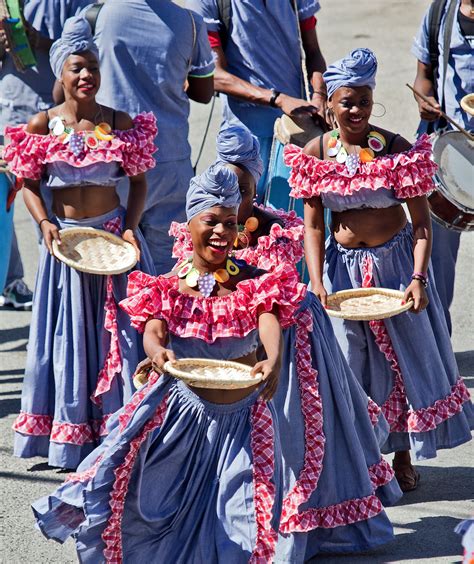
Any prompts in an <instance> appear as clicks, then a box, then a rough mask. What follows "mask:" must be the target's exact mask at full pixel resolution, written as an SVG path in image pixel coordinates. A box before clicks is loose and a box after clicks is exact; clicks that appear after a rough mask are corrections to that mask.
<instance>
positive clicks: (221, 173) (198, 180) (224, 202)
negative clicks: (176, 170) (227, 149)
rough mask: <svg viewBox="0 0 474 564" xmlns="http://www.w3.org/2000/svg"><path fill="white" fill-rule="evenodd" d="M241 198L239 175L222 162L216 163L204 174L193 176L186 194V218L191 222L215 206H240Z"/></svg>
mask: <svg viewBox="0 0 474 564" xmlns="http://www.w3.org/2000/svg"><path fill="white" fill-rule="evenodd" d="M241 200H242V197H241V195H240V190H239V181H238V178H237V175H236V174H235V173H234V172H232V171H231V170H229V169H228V168H226V167H224V166H222V164H220V163H214V164H213V165H211V166H210V167H209V168H208V169H207V170H205V171H204V172H203V173H202V174H200V175H198V176H195V177H194V178H191V182H190V184H189V190H188V192H187V194H186V218H187V220H188V222H189V221H191V219H192V218H193V217H194V216H196V215H198V214H199V213H201V212H203V211H206V210H208V209H209V208H213V207H214V206H222V207H224V208H238V207H239V205H240V202H241Z"/></svg>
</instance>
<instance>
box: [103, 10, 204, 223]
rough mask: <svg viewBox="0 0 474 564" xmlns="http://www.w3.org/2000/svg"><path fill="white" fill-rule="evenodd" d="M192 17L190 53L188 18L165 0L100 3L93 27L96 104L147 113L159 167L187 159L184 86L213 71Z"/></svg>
mask: <svg viewBox="0 0 474 564" xmlns="http://www.w3.org/2000/svg"><path fill="white" fill-rule="evenodd" d="M193 17H194V22H195V25H196V44H195V46H194V47H193V31H192V30H193V26H192V20H191V16H190V14H189V13H188V12H186V11H185V10H183V9H182V8H180V7H179V6H177V5H176V4H175V3H173V2H170V1H169V0H114V1H113V2H106V3H104V5H103V7H102V9H101V11H100V13H99V16H98V18H97V22H96V33H95V41H96V43H97V46H98V47H99V53H100V71H101V87H100V90H99V93H98V95H97V100H98V101H99V102H100V103H101V104H105V105H107V106H110V107H112V108H117V109H120V110H123V111H126V112H128V113H129V114H130V115H131V116H136V115H137V114H139V113H141V112H153V113H154V114H155V116H156V119H157V123H158V136H157V138H156V145H157V147H158V153H157V155H156V156H157V159H158V162H160V163H164V162H167V161H178V160H182V159H188V158H189V157H190V155H191V148H190V146H189V143H188V132H189V127H188V117H189V98H188V96H187V95H186V93H185V91H184V83H185V81H186V77H187V76H188V74H189V75H192V76H198V77H199V76H206V75H209V74H211V73H212V72H213V70H214V62H213V57H212V53H211V48H210V46H209V41H208V39H207V33H206V28H205V25H204V23H203V21H202V19H201V18H200V17H199V16H197V15H196V14H194V16H193ZM153 189H154V186H153V185H152V183H150V185H149V190H153ZM150 196H151V197H153V194H150ZM183 204H184V201H183ZM147 207H151V206H150V205H147ZM166 219H168V220H170V221H171V219H174V218H166Z"/></svg>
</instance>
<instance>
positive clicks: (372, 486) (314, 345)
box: [175, 127, 401, 562]
mask: <svg viewBox="0 0 474 564" xmlns="http://www.w3.org/2000/svg"><path fill="white" fill-rule="evenodd" d="M217 147H218V155H219V160H220V161H221V162H222V163H223V164H224V163H227V164H225V166H226V167H227V168H232V169H233V170H234V169H237V170H238V171H239V187H240V191H241V194H242V203H241V205H240V207H239V215H238V218H239V223H241V222H245V221H246V220H247V219H248V218H249V217H255V216H254V215H252V210H253V209H256V210H258V212H260V211H262V209H261V208H260V207H256V208H252V199H253V197H254V192H253V190H252V188H253V189H254V187H255V183H256V181H257V178H256V177H257V176H258V171H259V170H260V167H259V157H258V152H256V151H255V142H254V138H253V137H252V136H251V135H250V134H249V132H248V130H246V129H243V128H237V127H231V128H229V129H228V130H224V131H221V133H220V135H219V138H218V142H217ZM250 171H252V173H253V175H251V173H250ZM258 212H257V213H258ZM263 214H265V215H263V216H260V215H259V216H258V217H271V218H275V219H277V218H278V216H275V215H272V214H267V212H266V210H263ZM283 218H284V221H285V222H286V227H287V228H286V229H285V228H282V227H281V225H280V224H279V223H272V222H271V221H268V222H266V226H267V227H266V228H264V229H261V230H260V232H259V237H258V238H254V237H252V236H251V235H252V234H251V233H250V235H249V236H248V241H245V244H246V245H248V246H247V247H246V248H245V249H242V250H238V251H236V253H235V254H236V256H237V257H238V258H239V259H241V258H242V256H245V257H246V258H248V259H249V262H252V264H257V265H258V266H263V265H265V266H266V267H267V268H270V269H273V268H275V267H276V266H277V265H284V267H285V269H286V270H295V265H296V264H297V262H298V261H299V260H300V258H301V256H302V247H301V239H302V237H303V231H302V227H301V225H299V224H298V223H299V221H300V220H299V219H298V218H294V216H288V215H287V214H284V215H283ZM295 219H296V222H297V225H296V226H294V227H293V226H288V224H289V223H290V222H292V221H294V220H295ZM280 221H281V217H280ZM262 223H263V222H262ZM264 225H265V224H264ZM290 225H291V223H290ZM186 233H189V230H188V231H185V230H184V229H181V230H180V231H179V234H180V236H181V237H180V243H181V242H183V241H184V243H185V244H184V245H181V246H180V247H179V248H183V247H187V248H189V249H192V242H191V244H190V243H189V240H188V239H187V238H186V236H185V234H186ZM241 233H242V232H241ZM241 233H239V234H241ZM175 250H177V245H175ZM272 403H273V404H274V405H275V409H276V413H277V416H278V417H277V422H278V430H279V434H280V436H281V451H282V459H283V489H284V492H285V496H284V502H283V513H282V519H281V523H280V533H281V534H280V535H279V539H278V544H277V550H276V554H277V556H278V558H279V559H281V561H286V562H303V561H305V560H307V559H309V558H311V557H313V556H314V555H315V554H318V553H320V552H340V551H343V552H350V551H352V552H356V551H360V550H368V549H370V548H373V547H375V546H377V545H379V544H383V543H385V542H387V541H389V540H391V538H392V528H391V525H390V523H389V522H388V520H387V518H386V516H385V514H384V513H383V512H382V503H381V501H382V502H383V503H384V504H385V505H391V504H393V503H395V502H396V501H397V500H398V499H399V498H400V496H401V492H400V490H399V488H398V486H397V485H396V481H395V480H393V472H392V470H391V469H390V467H389V466H388V465H387V464H386V463H385V462H384V461H382V460H381V455H380V451H379V447H378V442H377V439H376V437H375V435H374V429H375V432H376V434H377V436H378V437H379V440H380V442H381V443H383V442H385V440H386V438H387V436H388V425H387V422H386V421H385V420H384V418H383V417H379V415H380V408H378V407H377V406H376V405H375V404H374V403H373V402H372V401H370V400H368V398H367V396H366V395H365V393H364V392H363V391H362V389H361V387H360V385H359V384H358V382H357V381H356V380H355V378H354V375H353V374H352V372H351V370H350V369H349V367H348V366H347V363H346V362H345V360H344V357H343V355H342V352H341V350H340V348H339V345H338V343H337V341H336V338H335V336H334V331H333V329H332V326H331V323H330V321H329V319H328V316H327V315H326V313H325V312H324V309H323V308H322V306H321V303H320V302H319V301H318V300H317V299H316V297H315V296H314V295H313V294H311V293H308V294H307V295H306V297H305V299H304V300H302V301H301V302H300V305H299V308H298V311H297V312H296V315H295V319H294V322H293V323H292V324H291V327H289V328H287V329H285V330H284V332H283V362H282V369H281V373H280V383H279V386H278V388H277V391H276V394H275V396H274V398H273V400H272ZM336 468H344V469H345V472H344V476H343V477H341V476H340V475H338V472H337V471H336V470H335V469H336ZM377 496H378V497H379V498H380V500H381V501H380V500H379V499H378V498H377ZM373 517H375V518H373ZM293 533H296V534H293ZM302 533H308V534H302Z"/></svg>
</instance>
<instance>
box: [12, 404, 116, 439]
mask: <svg viewBox="0 0 474 564" xmlns="http://www.w3.org/2000/svg"><path fill="white" fill-rule="evenodd" d="M110 416H111V414H106V415H104V416H103V418H102V419H93V420H91V421H89V422H88V423H67V422H64V421H55V420H54V419H53V417H51V416H50V415H35V414H32V413H25V412H24V411H22V412H21V413H20V414H19V415H18V417H17V418H16V419H15V422H14V423H13V426H12V429H13V430H14V431H16V432H17V433H21V434H22V435H31V436H34V437H40V436H49V440H50V441H52V442H55V443H60V444H72V445H77V446H82V445H83V444H85V443H93V442H96V441H97V440H99V438H100V437H103V436H105V435H107V429H106V426H107V420H108V418H109V417H110Z"/></svg>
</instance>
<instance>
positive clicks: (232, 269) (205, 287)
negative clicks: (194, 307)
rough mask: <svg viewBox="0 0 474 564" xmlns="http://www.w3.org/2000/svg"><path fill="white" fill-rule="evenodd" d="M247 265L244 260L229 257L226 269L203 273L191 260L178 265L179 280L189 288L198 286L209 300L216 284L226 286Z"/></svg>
mask: <svg viewBox="0 0 474 564" xmlns="http://www.w3.org/2000/svg"><path fill="white" fill-rule="evenodd" d="M245 264H246V263H245V261H243V260H238V259H235V258H233V257H229V258H228V259H227V262H226V265H225V268H219V269H218V270H216V271H215V272H204V273H201V272H199V270H198V269H197V268H196V267H195V266H194V264H193V259H192V258H189V259H186V260H185V261H184V262H182V263H180V264H179V265H178V268H177V270H178V278H180V279H184V281H185V282H186V285H187V286H189V288H196V286H197V288H198V290H199V292H201V294H202V295H203V296H204V297H205V298H208V297H209V296H210V295H211V294H212V291H213V290H214V286H215V285H216V282H218V283H219V284H224V283H225V282H227V280H229V278H230V277H231V276H236V275H237V274H239V272H240V268H241V267H242V266H245Z"/></svg>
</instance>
